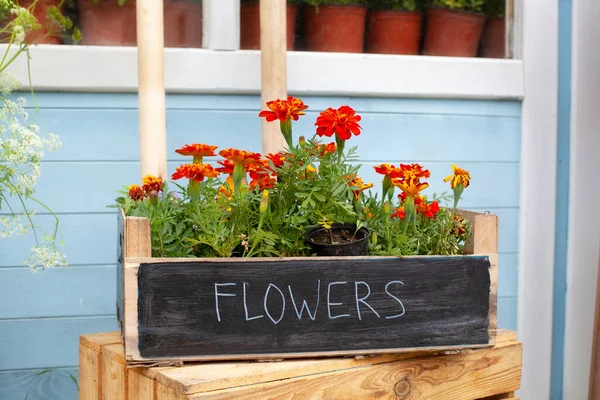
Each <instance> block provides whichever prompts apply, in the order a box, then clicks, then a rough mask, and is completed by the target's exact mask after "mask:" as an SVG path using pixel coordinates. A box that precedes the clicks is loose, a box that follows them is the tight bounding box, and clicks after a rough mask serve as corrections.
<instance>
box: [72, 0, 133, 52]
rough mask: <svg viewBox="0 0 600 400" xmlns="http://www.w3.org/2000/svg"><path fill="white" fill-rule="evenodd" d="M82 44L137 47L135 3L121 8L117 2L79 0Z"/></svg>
mask: <svg viewBox="0 0 600 400" xmlns="http://www.w3.org/2000/svg"><path fill="white" fill-rule="evenodd" d="M77 9H78V10H79V23H80V25H81V34H82V36H83V38H82V40H81V43H82V44H85V45H100V46H135V45H136V18H135V2H134V1H131V0H129V1H127V2H126V3H125V5H123V6H119V4H118V3H117V0H101V1H99V2H98V3H97V4H94V3H92V1H91V0H77Z"/></svg>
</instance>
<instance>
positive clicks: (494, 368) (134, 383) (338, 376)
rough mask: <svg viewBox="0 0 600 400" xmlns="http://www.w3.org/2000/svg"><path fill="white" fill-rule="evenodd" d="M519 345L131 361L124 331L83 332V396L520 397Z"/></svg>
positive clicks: (151, 399) (501, 337) (190, 399)
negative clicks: (271, 358) (146, 363)
mask: <svg viewBox="0 0 600 400" xmlns="http://www.w3.org/2000/svg"><path fill="white" fill-rule="evenodd" d="M521 359H522V344H521V343H520V342H518V341H517V340H516V334H515V332H512V331H504V330H499V331H498V336H497V341H496V345H495V346H494V347H492V348H489V349H481V350H468V351H463V352H456V353H454V354H445V353H441V354H430V353H429V354H428V353H426V352H415V353H405V354H387V355H380V356H372V357H360V358H354V357H350V358H327V359H310V360H292V361H281V362H205V363H195V364H186V365H184V366H179V367H176V366H173V367H154V368H147V367H127V366H126V363H125V357H124V351H123V345H122V344H121V338H120V334H119V332H109V333H98V334H91V335H84V336H81V338H80V347H79V382H80V383H79V387H80V392H79V399H80V400H138V399H140V400H203V399H213V400H214V399H247V400H249V399H253V400H254V399H261V400H268V399H294V400H296V399H302V400H305V399H335V400H344V399H353V400H354V399H372V398H377V399H383V398H385V399H399V400H425V399H427V400H474V399H477V400H499V399H509V400H517V399H516V397H515V395H514V391H515V390H517V389H519V388H520V386H521V366H522V364H521Z"/></svg>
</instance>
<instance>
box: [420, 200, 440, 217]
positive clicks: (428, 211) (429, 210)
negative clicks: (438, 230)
mask: <svg viewBox="0 0 600 400" xmlns="http://www.w3.org/2000/svg"><path fill="white" fill-rule="evenodd" d="M415 200H416V198H415ZM415 204H416V201H415ZM438 212H440V206H439V204H438V202H437V201H432V202H431V203H426V202H421V203H420V204H419V205H418V206H417V213H419V214H423V215H425V216H426V217H427V218H435V217H436V216H437V213H438Z"/></svg>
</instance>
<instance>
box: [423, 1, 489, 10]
mask: <svg viewBox="0 0 600 400" xmlns="http://www.w3.org/2000/svg"><path fill="white" fill-rule="evenodd" d="M485 2H486V0H432V4H433V5H434V6H437V7H443V8H450V9H452V10H463V11H474V12H483V6H484V4H485Z"/></svg>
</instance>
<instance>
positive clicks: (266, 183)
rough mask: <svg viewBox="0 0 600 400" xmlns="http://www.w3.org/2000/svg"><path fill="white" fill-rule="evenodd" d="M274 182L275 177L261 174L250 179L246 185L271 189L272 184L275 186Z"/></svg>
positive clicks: (252, 187)
mask: <svg viewBox="0 0 600 400" xmlns="http://www.w3.org/2000/svg"><path fill="white" fill-rule="evenodd" d="M275 183H276V181H275V179H273V178H271V177H270V176H269V175H261V176H259V177H257V178H255V179H252V180H251V181H250V184H249V185H248V187H249V188H250V189H254V188H256V187H258V188H259V189H260V190H265V189H272V188H273V186H275Z"/></svg>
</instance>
